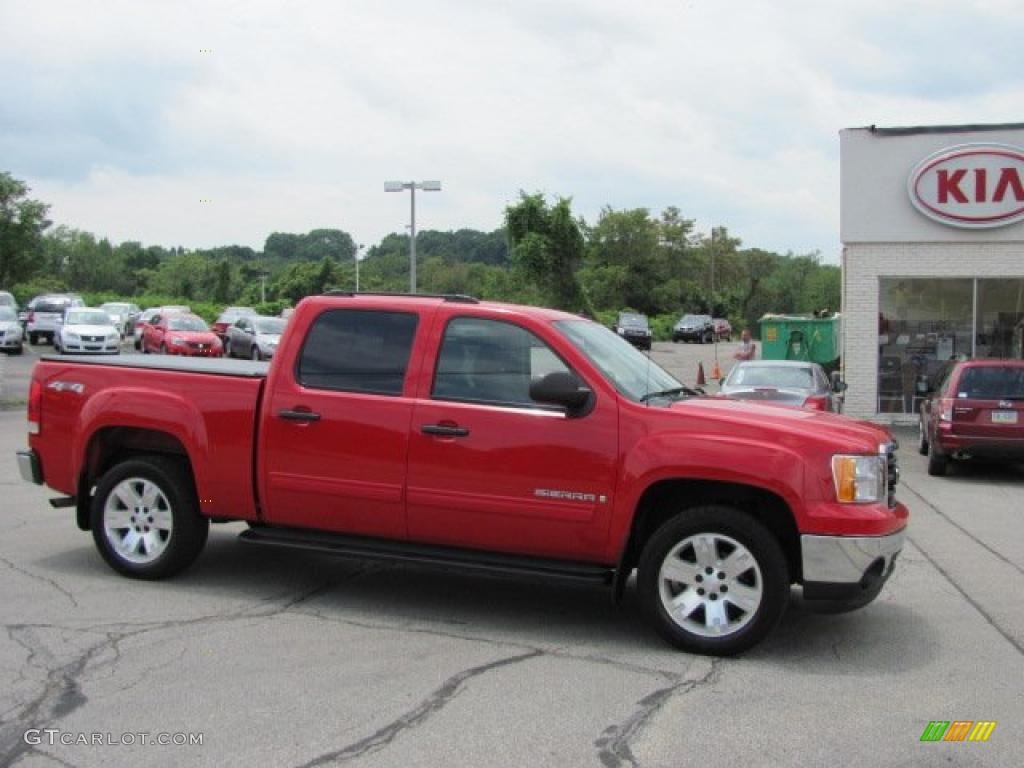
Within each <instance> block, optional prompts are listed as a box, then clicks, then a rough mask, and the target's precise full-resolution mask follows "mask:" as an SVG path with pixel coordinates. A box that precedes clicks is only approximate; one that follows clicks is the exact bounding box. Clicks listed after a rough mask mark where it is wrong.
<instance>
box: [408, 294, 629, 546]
mask: <svg viewBox="0 0 1024 768" xmlns="http://www.w3.org/2000/svg"><path fill="white" fill-rule="evenodd" d="M436 326H437V327H436V328H435V333H434V336H435V340H434V342H433V343H432V346H431V348H432V349H437V348H438V347H436V346H434V344H438V345H439V352H438V353H437V354H436V362H434V367H433V368H434V369H433V375H432V377H431V378H429V380H428V379H427V378H426V377H424V382H423V384H422V386H425V387H428V388H429V391H426V392H423V393H422V397H421V398H420V399H419V400H418V401H417V403H416V409H415V413H414V414H413V420H412V430H411V434H410V444H409V481H408V526H409V537H410V538H411V539H414V540H418V541H426V542H432V543H439V544H447V545H453V546H462V547H470V548H477V549H486V550H493V551H503V552H515V553H520V554H531V555H542V556H550V557H564V558H570V559H578V560H584V559H588V558H596V557H597V556H598V555H599V554H600V553H601V552H602V551H603V548H604V544H605V535H606V532H607V529H608V521H609V515H610V510H611V509H612V493H613V491H614V478H615V464H616V454H617V450H618V404H617V402H616V401H615V400H614V398H611V397H607V396H599V395H595V402H594V406H593V409H592V410H591V411H590V412H589V413H586V414H584V415H581V416H578V417H572V418H570V417H568V416H567V415H566V414H565V413H564V412H563V411H562V410H560V409H556V408H544V407H541V406H540V405H538V404H537V403H535V402H533V401H532V400H531V399H530V396H529V389H530V383H531V382H532V381H534V380H537V379H539V378H541V377H543V376H544V375H546V374H548V373H553V372H563V371H569V370H570V367H569V366H568V365H567V364H566V363H565V362H564V360H563V358H562V357H560V356H559V354H558V353H557V352H556V351H555V350H554V348H553V347H552V345H551V344H549V343H547V342H546V341H545V340H544V339H542V338H541V337H540V336H539V335H538V333H534V332H532V331H530V330H528V329H527V328H525V327H523V326H521V325H518V324H517V323H516V322H514V321H511V320H508V321H506V320H504V319H496V318H490V317H478V316H473V315H472V314H471V313H460V312H456V311H454V310H452V309H451V308H449V307H444V308H443V309H441V310H439V312H438V317H437V321H436ZM539 330H540V329H538V331H539ZM591 388H592V389H593V385H591Z"/></svg>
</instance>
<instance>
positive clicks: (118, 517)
mask: <svg viewBox="0 0 1024 768" xmlns="http://www.w3.org/2000/svg"><path fill="white" fill-rule="evenodd" d="M91 514H92V520H91V522H92V535H93V540H94V541H95V542H96V547H97V549H99V551H100V554H101V555H102V556H103V559H104V560H106V561H107V563H108V564H109V565H110V566H111V567H112V568H113V569H114V570H115V571H118V572H119V573H122V574H124V575H125V576H131V577H133V578H137V579H161V578H164V577H166V576H172V575H174V574H175V573H178V572H179V571H181V570H183V569H184V568H186V567H187V566H189V565H190V564H191V563H192V562H193V561H194V560H195V559H196V557H198V556H199V553H200V552H201V551H202V549H203V546H204V545H205V544H206V537H207V535H208V533H209V529H210V522H209V520H207V519H206V518H205V517H202V516H201V515H200V514H199V505H198V503H197V500H196V492H195V486H194V484H193V482H192V476H191V474H190V473H189V471H188V469H187V466H186V465H185V463H184V462H183V461H181V460H178V459H173V458H169V457H165V456H147V457H144V458H138V459H129V460H127V461H124V462H122V463H120V464H117V465H116V466H114V467H113V468H112V469H111V470H109V471H108V472H107V473H106V474H105V475H104V476H103V477H102V478H101V479H100V482H99V484H98V485H97V487H96V495H95V496H94V497H93V500H92V509H91Z"/></svg>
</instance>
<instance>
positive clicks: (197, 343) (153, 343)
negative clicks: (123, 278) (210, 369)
mask: <svg viewBox="0 0 1024 768" xmlns="http://www.w3.org/2000/svg"><path fill="white" fill-rule="evenodd" d="M142 351H143V352H145V353H153V352H157V353H159V354H161V355H186V356H189V357H221V356H222V355H223V354H224V346H223V345H222V344H221V342H220V339H219V338H217V334H215V333H214V332H213V331H211V330H210V326H208V325H207V324H206V321H205V320H203V319H202V318H201V317H198V316H197V315H186V314H181V313H178V312H172V313H170V314H165V315H154V316H153V317H152V318H151V319H150V322H149V325H147V326H146V330H145V333H144V334H143V337H142Z"/></svg>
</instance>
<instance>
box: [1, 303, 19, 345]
mask: <svg viewBox="0 0 1024 768" xmlns="http://www.w3.org/2000/svg"><path fill="white" fill-rule="evenodd" d="M23 334H24V331H23V330H22V327H21V323H19V322H18V313H17V311H15V309H14V307H8V306H5V305H3V304H0V349H2V350H4V351H5V352H13V353H14V354H16V355H20V354H21V350H22V338H23Z"/></svg>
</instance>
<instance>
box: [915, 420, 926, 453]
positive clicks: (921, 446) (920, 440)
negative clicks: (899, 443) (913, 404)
mask: <svg viewBox="0 0 1024 768" xmlns="http://www.w3.org/2000/svg"><path fill="white" fill-rule="evenodd" d="M917 430H918V435H917V452H918V453H920V454H921V455H922V456H927V455H928V431H927V429H926V428H925V425H924V417H923V416H922V417H920V418H919V419H918V422H917Z"/></svg>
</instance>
